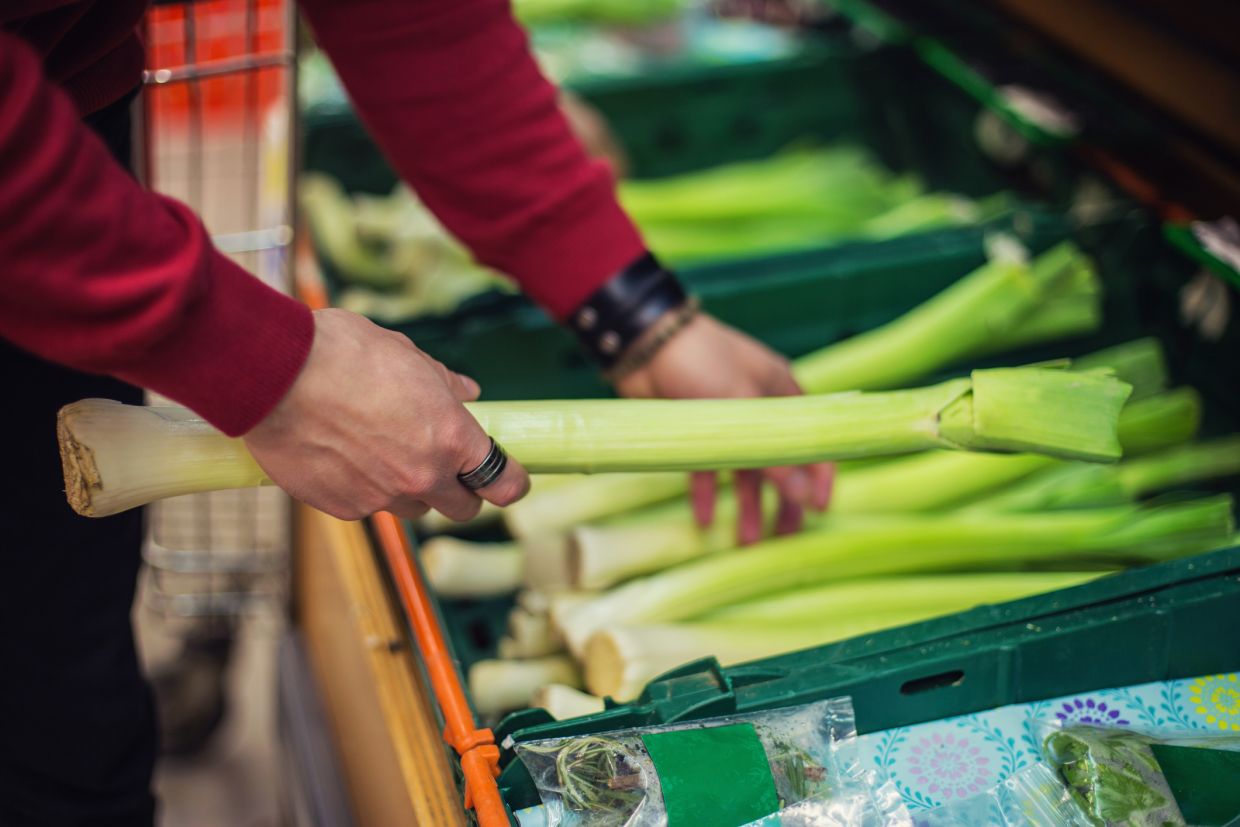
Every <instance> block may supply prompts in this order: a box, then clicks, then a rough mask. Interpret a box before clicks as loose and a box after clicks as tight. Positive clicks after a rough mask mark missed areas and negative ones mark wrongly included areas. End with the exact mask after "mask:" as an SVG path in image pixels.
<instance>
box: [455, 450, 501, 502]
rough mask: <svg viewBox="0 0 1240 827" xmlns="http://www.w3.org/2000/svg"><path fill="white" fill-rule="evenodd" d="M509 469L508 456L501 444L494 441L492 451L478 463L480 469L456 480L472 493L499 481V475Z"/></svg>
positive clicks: (462, 475)
mask: <svg viewBox="0 0 1240 827" xmlns="http://www.w3.org/2000/svg"><path fill="white" fill-rule="evenodd" d="M507 467H508V455H507V454H505V453H504V449H503V448H501V447H499V443H498V442H496V441H495V440H494V439H492V440H491V450H490V451H487V455H486V456H485V457H483V459H482V462H480V463H478V467H477V468H475V469H474V470H472V471H466V472H465V473H464V474H457V475H456V478H457V479H458V480H460V481H461V485H463V486H465V487H466V488H468V489H469V490H470V491H478V490H480V489H482V488H486V487H487V486H488V485H490V484H491V483H493V482H495V481H496V480H497V479H499V475H500V474H502V473H504V469H505V468H507Z"/></svg>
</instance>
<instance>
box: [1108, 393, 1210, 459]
mask: <svg viewBox="0 0 1240 827" xmlns="http://www.w3.org/2000/svg"><path fill="white" fill-rule="evenodd" d="M1166 423H1170V425H1171V427H1168V425H1167V424H1166ZM1200 425H1201V396H1200V395H1199V394H1198V393H1197V391H1195V390H1193V389H1192V388H1189V387H1183V388H1175V389H1174V390H1170V391H1167V392H1166V393H1160V394H1158V395H1157V396H1153V397H1150V398H1149V399H1140V400H1138V401H1135V402H1131V403H1129V404H1128V405H1126V406H1125V408H1124V414H1123V417H1122V420H1121V422H1120V425H1119V440H1120V443H1121V444H1122V445H1123V446H1124V450H1125V451H1126V452H1128V453H1133V454H1136V453H1144V452H1146V451H1149V450H1151V449H1157V448H1162V447H1164V446H1166V445H1168V444H1172V445H1174V444H1176V443H1178V442H1186V441H1188V440H1190V439H1192V438H1193V436H1194V435H1196V433H1197V429H1198V428H1199V427H1200Z"/></svg>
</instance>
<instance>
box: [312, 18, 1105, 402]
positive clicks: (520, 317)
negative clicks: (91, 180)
mask: <svg viewBox="0 0 1240 827" xmlns="http://www.w3.org/2000/svg"><path fill="white" fill-rule="evenodd" d="M957 80H958V79H957V78H953V77H948V76H944V75H943V74H940V73H938V72H935V71H930V70H928V69H927V66H926V64H925V63H924V62H923V59H922V58H921V57H919V55H918V54H917V53H916V51H915V50H914V49H913V48H911V47H909V46H904V45H890V44H881V43H874V42H868V43H861V42H858V38H857V37H856V36H854V35H853V34H851V33H841V32H838V31H832V32H831V33H829V34H827V35H824V36H823V37H822V38H821V39H811V40H807V41H806V43H805V45H804V46H803V48H802V49H801V51H800V52H798V53H797V54H794V55H790V56H786V57H780V58H776V59H770V60H762V61H756V62H750V63H740V64H735V65H706V66H703V65H690V66H683V67H679V68H678V69H677V70H676V71H672V72H668V73H662V74H648V75H643V74H638V75H626V76H623V77H615V78H590V79H588V80H586V81H583V82H582V83H580V84H579V85H578V86H576V87H575V91H576V92H577V93H578V94H580V95H581V97H583V98H584V99H586V100H587V101H589V102H590V103H591V104H592V105H593V106H594V107H596V108H597V109H598V110H599V111H600V112H601V113H602V114H603V115H604V117H605V118H606V119H607V121H608V122H609V123H610V124H611V127H612V129H613V131H614V132H615V134H616V136H617V137H618V139H619V142H620V144H621V145H622V146H624V147H625V151H626V153H627V155H628V157H629V161H630V166H631V169H632V174H633V175H634V177H638V178H643V177H663V176H667V175H672V174H676V173H680V172H686V171H691V170H697V169H703V168H707V167H710V166H714V165H717V164H721V163H726V162H730V161H740V160H747V159H753V158H760V157H765V156H768V155H770V154H771V153H772V152H774V151H776V150H779V149H781V148H784V147H787V146H790V145H794V144H796V143H798V142H805V141H815V142H826V143H834V142H843V143H850V144H856V145H859V146H863V147H865V148H867V149H868V150H869V151H870V152H871V153H872V154H873V156H874V157H875V158H876V159H877V160H878V161H879V162H880V163H881V164H882V165H884V166H885V167H887V168H889V169H891V170H892V171H894V172H897V173H911V174H914V175H916V176H918V177H919V178H920V179H922V180H923V181H924V182H925V184H926V186H927V187H929V188H931V189H935V190H941V191H948V192H956V193H961V194H963V195H966V196H970V197H977V198H983V197H986V196H989V195H992V194H994V193H997V192H1001V191H1007V192H1011V193H1015V194H1017V197H1019V198H1022V199H1028V200H1030V201H1031V202H1038V203H1045V204H1053V205H1056V206H1059V207H1063V206H1065V205H1067V204H1068V203H1069V202H1070V201H1071V199H1072V198H1073V197H1074V195H1075V193H1076V191H1077V190H1078V188H1079V187H1080V185H1081V182H1082V180H1083V176H1085V175H1086V174H1087V173H1086V172H1085V167H1084V166H1083V165H1081V164H1079V163H1078V162H1077V161H1076V160H1075V159H1074V158H1073V157H1071V156H1069V155H1068V154H1066V152H1065V149H1066V147H1067V145H1068V144H1070V143H1071V142H1070V141H1069V140H1068V139H1067V138H1063V139H1061V140H1058V141H1055V142H1044V143H1043V144H1042V145H1037V146H1032V147H1030V148H1029V149H1028V151H1026V152H1025V153H1024V154H1023V155H1022V156H1021V157H1019V158H1013V157H1008V156H1003V152H1005V149H1004V148H1003V147H1002V146H996V138H994V137H993V136H989V135H986V136H982V137H980V138H979V137H978V133H979V126H978V122H979V119H985V118H987V117H988V116H989V115H990V112H989V110H988V109H987V108H986V106H985V105H984V104H983V103H981V102H979V100H978V99H977V98H976V97H974V96H973V95H971V94H970V93H969V92H968V91H965V90H963V89H962V88H961V87H960V86H959V85H958V83H957ZM303 134H304V138H303V153H302V161H303V166H304V168H305V169H306V170H308V171H314V172H321V173H326V174H329V175H331V176H332V177H334V178H335V179H336V180H338V181H339V182H340V183H341V185H342V186H343V187H344V189H345V190H346V191H353V192H365V193H387V192H389V191H390V190H391V188H392V186H393V185H394V183H395V181H396V177H395V174H394V173H393V172H392V171H391V169H390V168H389V167H388V166H387V164H386V162H385V161H384V160H383V157H382V155H381V154H380V153H379V151H378V150H377V149H376V148H375V147H374V145H373V144H372V143H371V142H370V139H369V138H368V137H367V136H366V134H365V131H364V130H363V128H362V126H361V124H360V123H359V122H358V120H357V118H356V116H355V115H354V114H353V113H352V111H351V110H350V109H349V108H348V107H347V106H342V105H340V104H324V105H317V106H312V107H310V108H309V109H308V110H307V111H306V113H305V115H304V117H303ZM999 143H1000V144H1002V140H1000V141H999ZM995 153H999V155H998V156H996V155H995ZM930 243H933V242H930ZM766 258H767V257H760V258H755V259H753V260H751V261H750V262H749V264H748V265H747V267H748V268H749V270H750V271H751V272H752V273H753V274H754V276H753V277H754V278H759V277H761V276H762V274H763V273H764V272H765V270H766ZM320 267H321V269H322V270H323V273H324V276H325V280H326V282H327V286H328V288H329V291H331V292H332V293H333V294H334V293H335V292H336V291H337V290H339V289H340V287H341V286H342V285H343V284H344V282H343V281H342V279H341V278H340V275H339V273H338V272H337V271H336V270H335V268H334V267H333V266H332V264H331V262H330V261H328V260H327V259H326V258H324V257H320ZM686 278H688V279H689V280H691V281H692V280H693V279H694V278H695V274H694V273H693V272H688V273H686ZM388 326H390V327H393V328H394V329H397V330H400V331H401V332H404V333H406V334H408V335H409V336H410V337H411V338H413V339H414V340H415V341H417V342H418V343H419V346H421V347H422V348H423V349H424V350H426V351H427V352H428V353H430V354H431V355H433V356H435V357H436V358H438V359H440V360H441V361H443V362H445V364H447V365H449V367H452V368H453V369H455V370H459V371H462V372H465V373H469V374H471V375H477V377H478V378H479V380H480V381H482V382H483V386H484V387H486V388H487V392H488V395H489V396H490V398H523V397H522V396H521V394H522V393H523V391H522V389H521V388H520V386H519V384H518V382H517V381H516V377H515V376H514V374H513V373H512V371H511V370H509V369H508V367H507V365H503V364H500V365H495V366H492V365H490V364H488V357H487V354H488V353H491V352H493V350H494V349H493V348H492V347H491V345H490V342H491V341H493V339H494V337H495V336H496V335H501V334H500V333H499V331H502V335H503V336H505V337H509V338H508V341H510V342H511V343H512V347H511V349H512V350H520V351H528V352H532V353H534V354H535V358H536V359H547V360H549V361H551V362H553V363H555V364H557V365H558V364H562V365H564V366H566V367H567V368H568V369H569V370H570V372H572V373H573V374H575V375H576V376H578V377H580V379H581V383H580V384H577V385H576V387H575V388H572V387H570V388H568V389H566V390H565V391H564V393H567V394H569V395H573V396H583V395H596V394H597V393H599V392H600V388H601V385H600V384H599V383H598V382H597V380H592V379H590V378H589V373H590V372H589V369H588V366H587V365H586V363H585V361H584V359H583V358H582V357H581V356H580V354H579V353H578V352H577V349H576V346H575V344H574V342H573V341H572V338H571V336H569V335H568V334H566V333H564V332H562V331H560V330H559V329H558V328H557V327H556V326H555V325H554V324H553V323H552V322H551V321H550V320H549V319H548V318H547V317H546V316H545V314H543V313H542V312H541V311H540V310H538V309H537V308H536V307H534V306H533V305H532V304H531V303H530V302H529V301H527V300H526V299H524V298H523V297H521V296H518V295H512V294H506V293H499V292H489V293H484V294H482V295H479V296H476V297H473V298H472V299H469V300H467V301H466V302H464V303H463V304H462V305H461V306H460V307H459V308H458V309H457V310H455V311H453V312H451V313H447V314H443V315H424V316H420V317H417V318H414V319H412V320H409V321H406V322H396V323H390V324H389V325H388ZM484 376H485V377H487V378H486V379H483V377H484ZM488 380H489V381H488ZM524 393H525V394H526V396H528V391H524Z"/></svg>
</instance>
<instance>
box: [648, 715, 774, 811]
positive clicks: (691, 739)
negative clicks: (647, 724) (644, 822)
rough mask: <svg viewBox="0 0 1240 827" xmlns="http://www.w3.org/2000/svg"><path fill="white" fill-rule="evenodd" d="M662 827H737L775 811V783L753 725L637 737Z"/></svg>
mask: <svg viewBox="0 0 1240 827" xmlns="http://www.w3.org/2000/svg"><path fill="white" fill-rule="evenodd" d="M642 743H643V744H644V745H645V747H646V751H647V752H649V753H650V760H651V761H653V762H654V768H655V771H656V772H658V773H659V786H660V787H662V789H663V806H664V808H665V809H666V810H667V823H668V827H737V825H738V824H748V823H749V822H751V821H754V820H756V819H759V818H762V817H763V816H765V815H769V814H771V813H773V812H775V811H776V810H778V809H779V796H778V795H777V794H776V793H775V780H774V779H773V778H771V767H770V764H768V763H767V760H766V751H765V750H763V749H762V742H761V741H760V740H758V733H757V732H755V731H754V728H753V724H732V725H730V726H721V727H711V728H709V729H682V730H677V731H675V732H658V733H652V734H650V735H643V736H642Z"/></svg>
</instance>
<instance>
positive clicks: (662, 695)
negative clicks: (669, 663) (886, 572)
mask: <svg viewBox="0 0 1240 827" xmlns="http://www.w3.org/2000/svg"><path fill="white" fill-rule="evenodd" d="M1237 666H1240V548H1232V549H1228V550H1225V551H1218V552H1212V553H1210V554H1204V555H1199V556H1197V557H1194V558H1192V559H1189V560H1180V561H1175V562H1171V563H1165V564H1161V565H1157V566H1151V567H1150V568H1147V569H1137V570H1132V571H1128V572H1124V573H1121V574H1117V575H1113V576H1111V577H1106V578H1103V579H1101V580H1097V581H1094V582H1092V583H1087V584H1084V585H1082V586H1076V587H1074V588H1071V589H1064V590H1062V591H1058V592H1054V593H1052V594H1048V595H1039V596H1036V597H1030V598H1025V599H1023V600H1016V601H1012V602H1010V603H1002V604H997V605H993V606H979V607H978V608H975V609H971V610H969V611H967V612H961V613H960V614H956V615H952V616H950V617H943V618H937V619H934V620H929V621H926V622H924V623H918V624H915V625H912V626H906V627H902V628H898V629H891V630H888V631H885V632H879V633H876V634H873V635H868V636H865V637H861V638H855V639H853V640H847V641H843V642H841V643H835V644H830V645H827V646H822V647H818V648H815V649H808V650H805V651H803V652H795V653H791V654H787V655H781V656H779V657H774V658H768V659H766V660H762V661H756V662H754V663H750V664H745V665H741V666H734V667H731V668H727V669H724V668H721V667H720V666H719V664H718V663H717V662H715V661H713V660H703V661H698V662H695V663H691V664H688V665H686V666H684V667H682V668H680V669H678V670H676V671H674V672H671V673H669V674H667V675H664V676H663V677H662V678H660V679H658V680H656V681H655V682H653V683H651V684H650V685H649V686H648V687H647V689H646V691H645V693H644V694H643V695H642V696H641V697H640V698H639V699H638V700H636V701H634V702H632V703H630V704H625V705H616V706H613V707H612V708H610V709H608V710H606V711H604V712H601V713H598V714H596V715H591V716H588V717H583V718H576V719H572V720H568V721H564V722H556V721H553V720H551V719H550V716H548V715H547V714H546V713H545V712H543V711H542V710H530V711H527V712H523V713H517V714H514V715H511V716H509V718H508V719H507V720H506V721H505V722H504V723H503V724H502V725H501V726H500V727H499V728H498V729H497V731H496V737H497V740H500V741H501V742H502V743H504V744H505V745H509V743H510V742H509V740H508V739H511V740H512V741H513V742H519V741H529V740H536V739H538V738H553V737H559V736H565V735H582V734H587V733H592V732H603V731H606V730H611V729H623V728H628V727H640V726H652V725H657V724H663V723H670V722H674V721H684V720H695V719H700V718H708V717H712V716H716V715H730V714H733V713H745V712H756V711H759V710H764V709H773V708H778V707H783V706H791V705H795V704H802V703H809V702H811V701H816V700H822V699H824V698H831V697H839V696H842V695H848V696H850V697H851V698H852V700H853V706H854V708H855V709H856V713H857V730H858V732H860V733H866V732H875V731H878V730H883V729H890V728H892V727H898V726H908V725H911V724H917V723H922V722H925V721H931V720H938V719H942V718H948V717H953V716H956V715H962V714H966V713H969V712H976V711H980V710H984V709H993V708H995V707H999V706H1006V705H1008V704H1013V703H1025V702H1029V701H1037V700H1045V699H1047V698H1053V697H1057V696H1060V695H1070V694H1073V693H1076V692H1085V691H1089V690H1094V689H1099V688H1103V687H1112V686H1127V685H1132V684H1139V683H1147V682H1150V681H1155V680H1164V679H1172V678H1185V677H1192V676H1194V675H1203V674H1214V673H1217V672H1223V671H1230V670H1232V669H1235V668H1237ZM505 758H506V759H507V765H506V767H505V769H504V771H503V773H502V774H501V776H500V779H499V784H500V790H501V792H502V793H503V794H504V799H505V801H506V803H507V804H508V806H509V807H510V808H511V809H513V810H516V809H520V808H522V807H526V806H532V805H534V804H537V803H538V796H537V793H536V791H535V789H534V786H533V784H532V782H531V780H530V778H529V774H528V773H527V772H526V770H525V767H524V765H522V764H521V762H520V761H518V760H512V758H513V756H512V750H511V749H510V748H509V749H507V750H506V753H505Z"/></svg>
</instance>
